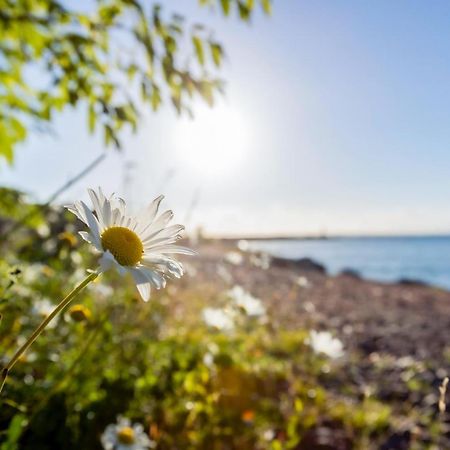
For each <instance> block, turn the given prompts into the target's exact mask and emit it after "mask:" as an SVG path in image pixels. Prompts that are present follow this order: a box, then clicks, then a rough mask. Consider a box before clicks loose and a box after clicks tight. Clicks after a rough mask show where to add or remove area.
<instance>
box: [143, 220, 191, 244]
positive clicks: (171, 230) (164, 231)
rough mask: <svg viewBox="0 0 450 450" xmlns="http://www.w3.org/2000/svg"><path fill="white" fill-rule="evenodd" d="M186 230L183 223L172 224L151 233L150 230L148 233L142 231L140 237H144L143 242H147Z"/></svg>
mask: <svg viewBox="0 0 450 450" xmlns="http://www.w3.org/2000/svg"><path fill="white" fill-rule="evenodd" d="M183 230H184V226H183V225H178V224H177V225H171V226H170V227H167V228H161V229H160V230H159V231H156V232H154V233H149V232H148V230H147V232H146V233H141V235H140V238H141V239H142V242H143V243H144V244H145V243H147V242H149V241H151V240H152V239H153V238H156V237H157V238H158V239H161V238H167V237H172V236H176V235H178V233H179V232H180V231H183Z"/></svg>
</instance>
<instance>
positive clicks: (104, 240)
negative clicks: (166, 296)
mask: <svg viewBox="0 0 450 450" xmlns="http://www.w3.org/2000/svg"><path fill="white" fill-rule="evenodd" d="M88 192H89V196H90V197H91V200H92V203H93V206H94V212H95V215H94V214H93V212H92V211H91V210H90V209H89V207H88V206H87V205H86V204H85V203H84V202H82V201H78V202H75V203H74V204H73V205H70V206H67V209H68V210H69V211H71V212H72V213H74V214H75V215H76V216H77V217H78V218H79V219H80V220H81V221H83V222H84V223H85V224H86V225H87V226H88V227H89V231H81V232H80V235H81V237H82V238H83V239H84V240H85V241H87V242H89V243H91V244H92V245H93V246H94V247H95V248H96V249H97V250H98V251H99V252H101V253H102V256H101V258H100V270H101V271H102V272H104V271H106V270H108V269H110V268H111V267H116V268H117V270H118V271H119V273H120V274H122V275H123V274H125V273H127V272H128V273H130V274H131V275H132V276H133V278H134V281H135V283H136V286H137V288H138V291H139V293H140V294H141V297H142V298H143V300H144V301H148V300H149V298H150V293H151V287H152V286H153V287H155V288H156V289H160V288H162V287H164V286H165V285H166V278H170V277H176V278H180V277H181V276H182V275H183V267H182V265H181V264H180V263H179V262H178V261H176V260H175V259H173V257H172V255H174V254H177V253H179V254H184V255H193V254H195V252H193V251H192V250H190V249H188V248H186V247H181V246H178V245H175V244H174V243H175V242H176V241H177V240H178V239H180V238H181V236H180V234H179V233H180V232H181V231H182V230H184V227H183V226H182V225H171V226H168V223H169V222H170V220H172V218H173V212H172V211H165V212H163V213H162V214H160V215H159V216H158V209H159V205H160V203H161V201H162V200H163V198H164V197H163V196H162V195H161V196H159V197H158V198H156V199H155V200H153V202H152V203H151V204H150V205H149V206H148V207H147V208H146V209H145V210H144V211H142V212H141V213H140V214H138V215H136V216H133V215H130V214H128V213H127V210H126V204H125V202H124V200H122V199H121V198H118V197H114V196H111V197H110V198H106V197H105V195H104V194H103V192H102V190H101V189H100V188H99V189H98V191H97V192H96V191H94V190H92V189H89V190H88Z"/></svg>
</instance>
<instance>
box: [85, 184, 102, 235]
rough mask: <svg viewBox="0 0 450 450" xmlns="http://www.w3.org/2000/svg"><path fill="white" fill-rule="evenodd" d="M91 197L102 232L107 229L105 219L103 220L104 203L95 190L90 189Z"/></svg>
mask: <svg viewBox="0 0 450 450" xmlns="http://www.w3.org/2000/svg"><path fill="white" fill-rule="evenodd" d="M88 194H89V197H91V202H92V205H93V206H94V211H95V213H96V214H97V219H98V223H99V226H100V229H101V230H104V229H105V228H106V226H105V222H104V218H103V203H102V202H101V200H100V198H99V196H98V195H97V193H96V192H95V191H94V190H93V189H88Z"/></svg>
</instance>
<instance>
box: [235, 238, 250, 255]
mask: <svg viewBox="0 0 450 450" xmlns="http://www.w3.org/2000/svg"><path fill="white" fill-rule="evenodd" d="M237 248H238V249H239V250H240V251H241V252H247V251H248V249H249V248H250V244H249V243H248V241H246V240H245V239H241V240H240V241H238V243H237Z"/></svg>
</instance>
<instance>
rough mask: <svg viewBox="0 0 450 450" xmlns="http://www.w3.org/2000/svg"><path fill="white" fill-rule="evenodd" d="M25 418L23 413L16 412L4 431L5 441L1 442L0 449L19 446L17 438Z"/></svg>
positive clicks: (8, 449) (11, 448) (24, 423)
mask: <svg viewBox="0 0 450 450" xmlns="http://www.w3.org/2000/svg"><path fill="white" fill-rule="evenodd" d="M26 423H27V420H26V416H25V415H24V414H16V415H15V416H14V417H13V418H12V420H11V422H10V424H9V427H8V430H7V432H6V441H4V442H3V444H2V446H1V447H0V450H17V449H18V448H19V438H20V436H21V434H22V430H23V428H24V426H25V425H26Z"/></svg>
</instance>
